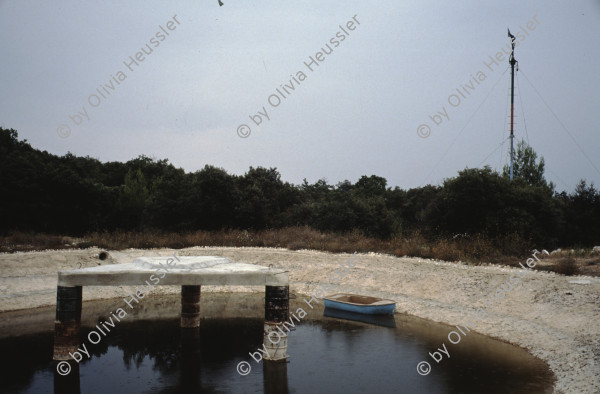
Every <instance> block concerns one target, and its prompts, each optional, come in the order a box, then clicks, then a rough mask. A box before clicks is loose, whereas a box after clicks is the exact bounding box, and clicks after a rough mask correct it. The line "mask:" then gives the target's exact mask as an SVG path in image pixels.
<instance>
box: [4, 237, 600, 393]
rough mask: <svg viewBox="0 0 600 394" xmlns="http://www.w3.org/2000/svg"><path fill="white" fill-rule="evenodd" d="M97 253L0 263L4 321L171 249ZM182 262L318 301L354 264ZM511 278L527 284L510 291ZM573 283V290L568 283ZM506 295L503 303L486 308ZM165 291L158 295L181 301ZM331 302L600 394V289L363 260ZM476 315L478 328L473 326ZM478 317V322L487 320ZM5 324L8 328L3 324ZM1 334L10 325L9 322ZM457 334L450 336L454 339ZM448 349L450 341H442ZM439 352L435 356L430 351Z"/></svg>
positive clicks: (10, 258) (268, 259) (580, 280)
mask: <svg viewBox="0 0 600 394" xmlns="http://www.w3.org/2000/svg"><path fill="white" fill-rule="evenodd" d="M99 251H100V250H99V249H95V248H92V249H85V250H60V251H43V252H26V253H13V254H0V273H1V275H0V312H7V311H15V310H22V309H28V308H36V307H40V306H47V305H54V304H55V302H56V281H57V276H56V273H57V272H58V271H59V270H65V269H76V268H78V267H82V268H85V267H92V266H97V265H98V264H102V265H105V264H114V263H124V262H130V261H131V260H132V258H134V257H138V256H164V255H168V254H172V253H173V252H174V251H173V250H169V249H159V250H133V249H130V250H125V251H121V252H116V251H115V252H110V254H111V257H112V258H111V259H108V260H105V261H100V260H99V259H98V253H99ZM177 253H178V255H184V256H185V255H218V256H221V255H222V256H225V257H229V258H231V259H232V260H234V261H239V262H245V263H253V264H260V265H269V264H273V266H274V267H276V268H284V269H286V270H288V271H289V276H290V291H291V292H294V293H304V294H313V293H314V292H315V291H316V289H317V288H320V287H322V286H323V285H325V284H326V283H327V280H328V278H329V276H330V275H331V274H333V273H334V272H335V270H336V269H337V268H338V267H339V265H338V264H340V263H343V262H344V261H346V259H348V257H349V256H350V255H348V254H341V255H335V254H330V253H324V252H316V251H306V250H301V251H289V250H286V249H267V248H187V249H182V250H178V251H177ZM511 276H512V278H513V283H514V282H515V280H514V277H515V276H519V277H521V279H520V280H519V283H518V284H515V285H514V286H512V287H508V286H507V285H508V284H510V283H511V280H510V279H511ZM570 282H576V283H570ZM500 286H504V288H505V289H506V291H505V292H504V295H502V294H501V295H500V296H499V297H498V300H497V301H496V300H493V299H489V298H488V300H491V301H490V305H488V304H487V303H486V302H485V298H486V297H489V295H490V293H492V292H494V293H495V292H496V290H497V289H498V288H500ZM131 290H133V288H127V287H89V288H84V300H92V299H107V298H121V297H123V296H125V295H126V294H128V293H129V292H130V291H131ZM225 290H226V291H261V292H262V291H264V290H263V289H258V288H256V287H241V286H240V287H235V288H231V287H227V288H221V287H217V286H214V287H207V288H205V289H203V292H204V291H225ZM179 291H180V289H179V287H176V286H175V287H173V286H162V287H157V288H156V289H155V290H153V293H154V294H161V293H163V294H169V293H178V292H179ZM333 291H334V292H337V291H339V292H354V293H363V294H369V295H374V296H380V297H384V298H390V299H393V300H395V301H396V302H397V312H398V313H407V314H410V315H415V316H418V317H421V318H425V319H429V320H432V321H435V322H441V323H446V324H449V325H452V326H454V325H457V324H460V325H464V324H465V323H466V322H468V321H469V320H470V321H471V322H470V323H469V327H470V328H471V329H472V330H473V331H476V332H479V333H481V334H484V335H488V336H491V337H494V338H497V339H500V340H502V341H506V342H509V343H513V344H515V345H519V346H521V347H523V348H526V349H528V350H529V351H530V352H531V353H532V354H533V355H534V356H536V357H539V358H541V359H542V360H544V361H546V362H547V363H548V364H549V366H550V368H551V369H552V371H553V372H554V374H555V375H556V378H557V382H556V386H555V392H564V393H597V392H600V324H599V322H600V279H599V278H592V277H582V276H576V277H565V276H561V275H556V274H554V273H546V272H537V271H529V270H523V269H515V268H508V267H499V266H467V265H462V264H457V263H447V262H439V261H432V260H425V259H419V258H396V257H392V256H387V255H379V254H359V255H358V260H357V262H356V265H355V267H354V268H352V269H351V270H350V271H349V272H348V274H347V275H346V276H345V277H344V278H343V280H342V281H341V283H340V284H339V285H338V286H337V287H336V288H335V289H333ZM478 308H481V309H482V310H483V311H484V314H483V315H481V316H482V317H481V318H480V319H475V318H473V317H472V316H474V314H475V313H476V311H477V310H478ZM480 313H481V312H480ZM3 320H4V319H3ZM2 325H3V326H6V325H10V322H9V321H3V322H2ZM450 330H451V329H450V328H449V331H450ZM442 342H445V343H446V344H449V342H448V339H447V338H441V339H440V346H441V344H442ZM433 350H435V349H432V351H433Z"/></svg>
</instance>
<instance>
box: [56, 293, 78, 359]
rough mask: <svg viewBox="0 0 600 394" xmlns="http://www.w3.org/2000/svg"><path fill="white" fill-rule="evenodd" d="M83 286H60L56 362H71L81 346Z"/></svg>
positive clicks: (57, 309)
mask: <svg viewBox="0 0 600 394" xmlns="http://www.w3.org/2000/svg"><path fill="white" fill-rule="evenodd" d="M81 295H82V293H81V286H75V287H65V286H58V288H57V289H56V321H55V322H54V355H53V359H54V360H69V359H70V355H69V353H73V352H75V351H76V350H77V347H78V346H79V329H80V327H81Z"/></svg>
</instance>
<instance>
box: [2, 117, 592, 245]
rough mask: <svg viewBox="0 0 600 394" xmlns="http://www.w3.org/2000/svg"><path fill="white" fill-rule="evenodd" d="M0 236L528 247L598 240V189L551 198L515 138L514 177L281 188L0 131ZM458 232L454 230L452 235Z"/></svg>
mask: <svg viewBox="0 0 600 394" xmlns="http://www.w3.org/2000/svg"><path fill="white" fill-rule="evenodd" d="M0 157H1V161H0V185H1V194H0V232H2V233H4V234H6V233H7V232H10V231H16V230H18V231H32V232H45V233H55V234H65V235H67V234H68V235H81V234H84V233H89V232H98V231H114V230H135V231H138V230H161V231H174V232H183V231H194V230H220V229H253V230H262V229H277V228H283V227H290V226H310V227H312V228H315V229H318V230H321V231H333V232H339V233H344V232H349V231H359V232H362V233H363V234H365V235H367V236H374V237H378V238H389V237H393V236H401V235H403V234H405V233H407V232H413V231H419V232H420V233H422V234H424V235H426V236H428V237H455V236H470V235H474V234H480V235H484V236H486V237H489V238H492V239H500V238H502V239H507V238H510V237H518V238H519V239H520V240H527V241H530V242H532V243H533V244H535V245H540V246H543V247H548V248H549V247H554V246H557V245H581V246H592V245H598V244H600V226H599V225H598V223H600V193H599V192H598V191H597V190H595V188H594V187H593V185H589V186H588V185H587V184H586V183H585V182H584V181H581V182H580V183H579V185H578V186H577V188H576V190H575V191H574V192H572V193H571V194H567V193H565V192H563V193H556V192H555V191H554V186H553V185H552V184H551V183H550V184H548V183H547V182H546V180H545V179H544V177H543V171H544V163H543V158H542V159H541V160H540V161H537V160H536V159H537V158H536V155H535V152H533V150H532V149H531V148H530V147H528V146H526V145H525V144H524V143H521V144H520V145H519V147H518V150H517V156H516V165H515V179H514V180H513V181H512V182H510V181H509V180H508V176H507V175H506V171H507V170H506V169H505V171H504V172H503V173H502V174H499V173H497V172H495V171H493V170H491V169H490V168H487V167H486V168H483V169H466V170H464V171H461V172H459V174H458V176H456V177H454V178H450V179H447V180H445V181H444V183H443V185H441V186H431V185H428V186H424V187H420V188H414V189H409V190H403V189H400V188H398V187H396V188H389V187H388V186H387V182H386V179H385V178H382V177H379V176H375V175H371V176H362V177H361V178H360V179H359V180H358V181H357V182H356V183H354V184H353V183H351V182H349V181H343V182H340V183H338V184H337V185H329V184H328V183H327V182H325V181H323V180H320V181H317V182H316V183H314V184H309V183H308V182H306V181H304V183H303V184H301V185H292V184H290V183H287V182H283V181H282V180H281V176H280V174H279V173H278V172H277V170H276V169H275V168H269V169H267V168H260V167H259V168H252V167H250V169H249V170H248V172H247V173H246V174H244V175H241V176H237V175H231V174H228V173H227V172H226V171H225V170H223V169H220V168H216V167H213V166H208V165H207V166H205V167H204V168H203V169H202V170H200V171H197V172H194V173H186V172H185V171H184V170H182V169H179V168H175V167H174V166H173V165H172V164H170V163H169V162H168V161H167V160H153V159H150V158H148V157H145V156H141V157H139V158H137V159H134V160H130V161H128V162H127V163H119V162H109V163H102V162H100V161H98V160H96V159H93V158H90V157H77V156H74V155H72V154H67V155H64V156H61V157H59V156H56V155H52V154H50V153H48V152H45V151H44V152H41V151H39V150H36V149H34V148H32V147H31V146H30V145H29V144H28V143H27V141H19V140H18V135H17V132H16V131H15V130H5V129H1V128H0ZM458 234H460V235H458Z"/></svg>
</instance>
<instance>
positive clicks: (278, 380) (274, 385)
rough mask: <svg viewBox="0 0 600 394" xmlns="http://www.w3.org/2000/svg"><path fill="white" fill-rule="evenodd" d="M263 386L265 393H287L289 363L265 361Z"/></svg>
mask: <svg viewBox="0 0 600 394" xmlns="http://www.w3.org/2000/svg"><path fill="white" fill-rule="evenodd" d="M263 386H264V389H265V394H287V393H289V392H290V391H289V389H288V377H287V363H263Z"/></svg>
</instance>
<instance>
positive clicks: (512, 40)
mask: <svg viewBox="0 0 600 394" xmlns="http://www.w3.org/2000/svg"><path fill="white" fill-rule="evenodd" d="M508 36H509V37H510V43H511V45H512V50H511V52H510V58H509V59H508V62H509V63H510V180H511V181H512V180H513V161H514V156H515V155H514V144H513V142H514V139H515V134H514V115H515V64H517V71H519V65H518V63H519V62H517V61H516V60H515V36H513V35H512V34H510V29H508Z"/></svg>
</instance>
